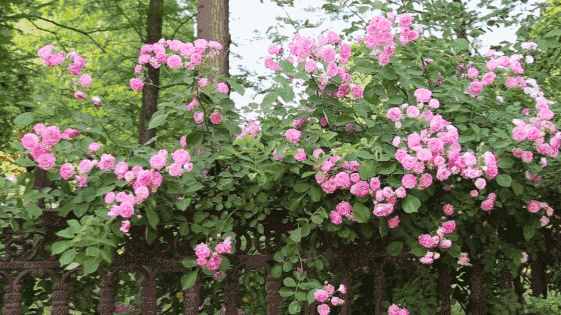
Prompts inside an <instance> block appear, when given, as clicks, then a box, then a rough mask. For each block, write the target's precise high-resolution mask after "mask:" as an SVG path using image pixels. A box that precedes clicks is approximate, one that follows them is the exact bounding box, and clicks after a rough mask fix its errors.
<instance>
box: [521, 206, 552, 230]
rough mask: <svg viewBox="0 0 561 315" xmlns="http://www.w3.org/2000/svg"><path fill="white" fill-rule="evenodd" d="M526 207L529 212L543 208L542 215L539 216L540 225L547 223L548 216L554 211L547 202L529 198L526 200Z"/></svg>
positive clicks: (535, 211)
mask: <svg viewBox="0 0 561 315" xmlns="http://www.w3.org/2000/svg"><path fill="white" fill-rule="evenodd" d="M526 208H527V209H528V212H530V213H538V212H540V211H541V210H543V212H542V213H543V215H542V216H541V218H540V224H541V226H546V225H548V224H549V220H550V219H549V218H550V217H552V216H553V214H554V213H555V210H553V208H552V207H551V206H550V205H549V204H547V202H543V201H537V200H530V201H528V204H527V205H526Z"/></svg>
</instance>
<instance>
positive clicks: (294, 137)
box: [284, 128, 302, 144]
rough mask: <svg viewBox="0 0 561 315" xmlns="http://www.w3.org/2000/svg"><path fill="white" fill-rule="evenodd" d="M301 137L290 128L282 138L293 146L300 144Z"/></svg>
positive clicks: (297, 131) (296, 131)
mask: <svg viewBox="0 0 561 315" xmlns="http://www.w3.org/2000/svg"><path fill="white" fill-rule="evenodd" d="M301 136H302V132H300V131H299V130H297V129H294V128H290V129H288V130H287V131H286V132H285V133H284V138H285V139H286V140H287V141H288V142H290V143H293V144H298V142H300V137H301Z"/></svg>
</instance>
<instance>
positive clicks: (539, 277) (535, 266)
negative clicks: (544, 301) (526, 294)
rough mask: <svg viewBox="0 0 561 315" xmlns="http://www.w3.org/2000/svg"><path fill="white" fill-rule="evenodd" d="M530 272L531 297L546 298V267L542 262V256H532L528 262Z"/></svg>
mask: <svg viewBox="0 0 561 315" xmlns="http://www.w3.org/2000/svg"><path fill="white" fill-rule="evenodd" d="M530 266H531V270H532V295H533V296H541V297H544V298H546V297H547V279H546V274H545V270H546V266H545V262H544V260H543V255H540V254H537V255H533V257H532V261H531V262H530Z"/></svg>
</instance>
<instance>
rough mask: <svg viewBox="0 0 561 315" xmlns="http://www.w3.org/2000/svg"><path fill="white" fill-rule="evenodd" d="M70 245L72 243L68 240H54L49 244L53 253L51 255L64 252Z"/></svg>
mask: <svg viewBox="0 0 561 315" xmlns="http://www.w3.org/2000/svg"><path fill="white" fill-rule="evenodd" d="M70 246H72V243H71V242H70V241H58V242H54V243H53V245H52V246H51V252H52V253H53V255H58V254H60V253H62V252H64V251H65V250H67V249H69V248H70Z"/></svg>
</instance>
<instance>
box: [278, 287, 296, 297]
mask: <svg viewBox="0 0 561 315" xmlns="http://www.w3.org/2000/svg"><path fill="white" fill-rule="evenodd" d="M279 295H280V296H282V297H283V298H285V297H289V296H292V295H294V291H292V289H289V288H284V287H283V288H280V290H279Z"/></svg>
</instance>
